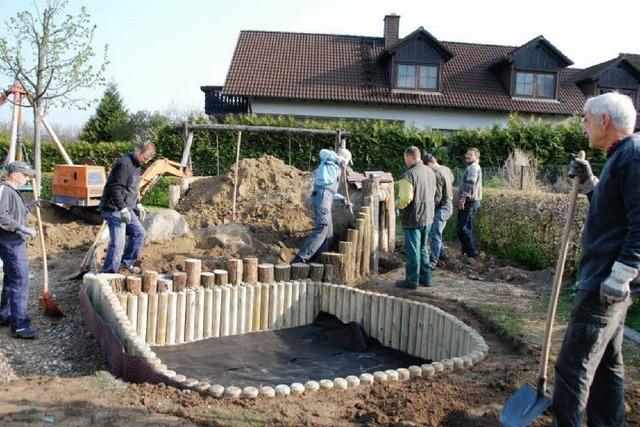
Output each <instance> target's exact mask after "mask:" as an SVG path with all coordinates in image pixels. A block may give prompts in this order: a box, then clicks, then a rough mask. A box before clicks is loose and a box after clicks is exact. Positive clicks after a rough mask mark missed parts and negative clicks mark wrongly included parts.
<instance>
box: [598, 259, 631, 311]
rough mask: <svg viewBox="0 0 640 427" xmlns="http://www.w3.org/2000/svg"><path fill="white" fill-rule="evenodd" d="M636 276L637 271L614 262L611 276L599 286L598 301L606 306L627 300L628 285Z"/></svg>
mask: <svg viewBox="0 0 640 427" xmlns="http://www.w3.org/2000/svg"><path fill="white" fill-rule="evenodd" d="M637 275H638V270H637V269H635V268H633V267H629V266H628V265H625V264H623V263H621V262H618V261H616V262H614V263H613V268H612V269H611V274H609V277H607V278H606V279H605V280H604V282H602V283H601V284H600V301H601V302H602V303H603V304H605V305H608V304H615V303H617V302H621V301H624V300H626V299H627V298H629V295H631V289H630V287H629V284H630V283H631V281H632V280H633V279H635V277H636V276H637Z"/></svg>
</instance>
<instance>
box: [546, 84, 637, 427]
mask: <svg viewBox="0 0 640 427" xmlns="http://www.w3.org/2000/svg"><path fill="white" fill-rule="evenodd" d="M584 114H585V116H584V130H585V132H586V134H587V136H588V138H589V147H591V148H595V149H598V150H601V151H604V152H605V153H606V154H607V162H606V163H605V165H604V168H603V169H602V173H601V174H600V179H599V180H598V178H596V176H595V175H594V174H593V172H592V170H591V166H590V165H589V162H588V161H586V160H583V159H578V158H576V159H574V160H573V161H572V162H571V167H570V170H569V176H572V177H579V179H580V183H581V184H582V191H583V193H585V194H587V197H588V198H589V202H590V204H589V211H588V212H587V218H586V221H585V224H584V231H583V233H582V255H581V258H580V271H579V276H580V282H579V285H578V286H579V290H578V293H577V294H576V296H575V299H574V302H573V309H572V312H571V320H570V321H569V325H568V326H567V330H566V332H565V335H564V342H563V343H562V347H561V349H560V354H559V355H558V359H557V361H556V380H555V388H554V394H553V408H554V412H555V417H556V422H557V425H558V426H561V427H563V426H582V425H583V423H584V417H585V415H586V417H587V419H588V424H589V425H590V426H622V425H624V424H625V421H624V418H625V402H624V365H623V362H622V340H623V335H624V323H625V317H626V315H627V309H628V308H629V306H630V305H631V294H632V290H633V288H635V287H636V286H637V285H636V284H632V281H633V280H634V278H636V277H637V275H638V271H639V269H640V134H633V129H634V125H635V122H636V111H635V108H634V106H633V102H632V100H631V98H629V97H628V96H626V95H622V94H619V93H606V94H603V95H600V96H596V97H594V98H589V99H588V100H587V102H586V104H585V106H584Z"/></svg>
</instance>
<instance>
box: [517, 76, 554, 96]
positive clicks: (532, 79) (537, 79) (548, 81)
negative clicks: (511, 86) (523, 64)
mask: <svg viewBox="0 0 640 427" xmlns="http://www.w3.org/2000/svg"><path fill="white" fill-rule="evenodd" d="M516 96H527V97H532V98H555V97H556V74H554V73H532V72H524V71H517V72H516Z"/></svg>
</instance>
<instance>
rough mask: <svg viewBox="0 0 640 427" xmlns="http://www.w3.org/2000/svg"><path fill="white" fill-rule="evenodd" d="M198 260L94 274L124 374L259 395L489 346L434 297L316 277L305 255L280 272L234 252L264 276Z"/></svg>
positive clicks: (416, 368)
mask: <svg viewBox="0 0 640 427" xmlns="http://www.w3.org/2000/svg"><path fill="white" fill-rule="evenodd" d="M195 261H197V260H187V262H186V263H187V264H191V265H190V266H189V265H186V266H185V271H186V273H184V275H182V274H177V275H175V274H174V275H172V276H163V275H155V276H154V275H153V274H145V275H143V276H142V277H134V276H130V277H128V278H125V277H124V276H121V275H114V274H87V275H85V276H84V279H83V286H82V289H81V291H80V301H81V305H82V309H83V314H84V318H85V323H86V324H87V326H88V327H89V329H90V330H91V331H92V333H93V335H94V336H95V337H96V338H97V340H98V342H99V344H100V349H101V352H102V353H103V355H104V357H105V358H106V360H107V361H108V363H109V365H110V366H111V370H112V371H113V373H114V374H116V375H119V376H121V377H122V378H124V379H125V380H127V381H131V382H149V383H160V382H162V383H165V384H167V385H171V386H174V387H179V388H189V389H193V390H196V391H199V392H202V393H208V394H211V395H214V396H218V397H225V398H256V397H259V396H264V397H271V396H275V395H278V396H287V395H290V394H302V393H309V392H314V391H316V390H328V389H338V390H340V389H345V388H354V387H360V386H367V385H370V384H372V383H373V382H387V381H405V380H409V379H410V378H413V377H418V376H431V375H437V374H438V373H439V372H443V371H447V370H457V369H466V368H469V367H471V366H473V365H474V364H476V363H479V362H480V361H481V360H482V359H483V358H484V357H485V355H486V354H487V352H488V346H487V344H486V343H485V341H484V339H483V338H482V337H481V336H480V335H479V334H478V333H477V332H476V331H475V330H473V329H472V328H471V327H469V326H467V325H466V324H464V323H463V322H461V321H460V320H458V319H456V318H455V317H454V316H452V315H450V314H448V313H446V312H445V311H443V310H441V309H439V308H437V307H434V306H431V305H429V304H426V303H422V302H418V301H411V300H408V299H402V298H398V297H393V296H389V295H384V294H379V293H375V292H368V291H362V290H360V289H358V288H354V287H349V286H345V285H335V284H332V283H327V282H320V281H314V280H312V279H311V278H308V277H304V274H305V272H306V273H307V274H308V272H309V269H308V268H300V267H299V266H294V267H292V268H291V267H290V266H287V267H289V268H291V270H292V272H293V270H296V273H295V274H287V275H286V276H289V277H288V279H289V280H286V281H278V282H276V281H273V280H275V279H274V270H276V266H273V265H270V264H269V265H264V264H258V263H257V260H256V259H248V260H244V261H242V260H236V261H234V262H236V267H237V268H239V267H240V266H243V267H247V266H248V267H249V269H250V270H251V269H252V268H253V267H252V266H255V267H256V270H257V267H258V265H260V267H261V268H260V269H261V270H266V271H263V272H262V274H260V275H255V276H254V275H252V274H249V276H244V275H242V274H241V275H238V274H237V271H233V270H232V271H227V270H215V271H214V272H211V273H202V272H200V271H199V268H194V267H193V264H197V262H195ZM232 264H233V262H231V263H230V265H232ZM320 265H321V264H320ZM287 267H285V266H284V265H281V266H279V267H277V268H278V269H280V270H283V269H286V268H287ZM296 267H298V268H296ZM236 270H237V269H236ZM148 276H151V277H150V278H149V277H148ZM194 276H196V277H194ZM218 276H219V277H220V278H221V279H220V280H218ZM229 276H232V277H234V279H233V280H234V281H236V282H237V283H235V284H231V283H229ZM259 276H260V277H259ZM278 276H280V277H282V276H281V275H280V274H278ZM286 276H285V277H286ZM240 277H242V279H240ZM320 277H322V276H320ZM145 278H147V279H146V280H145ZM259 278H260V279H263V280H264V279H265V278H267V279H270V280H272V281H271V282H269V283H260V282H259V281H258V279H259ZM223 279H224V280H223ZM244 279H249V280H248V281H247V282H244V281H241V280H244ZM149 280H151V281H152V282H154V283H152V284H149V283H148V281H149ZM265 281H266V280H265ZM143 290H144V291H145V292H143ZM159 290H160V291H159Z"/></svg>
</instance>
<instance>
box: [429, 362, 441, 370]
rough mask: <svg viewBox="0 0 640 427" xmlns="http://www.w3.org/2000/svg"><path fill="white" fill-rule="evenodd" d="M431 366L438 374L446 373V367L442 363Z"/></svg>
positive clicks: (434, 363)
mask: <svg viewBox="0 0 640 427" xmlns="http://www.w3.org/2000/svg"><path fill="white" fill-rule="evenodd" d="M431 366H433V369H435V371H436V372H442V371H444V365H443V364H442V363H441V362H433V363H432V364H431Z"/></svg>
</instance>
